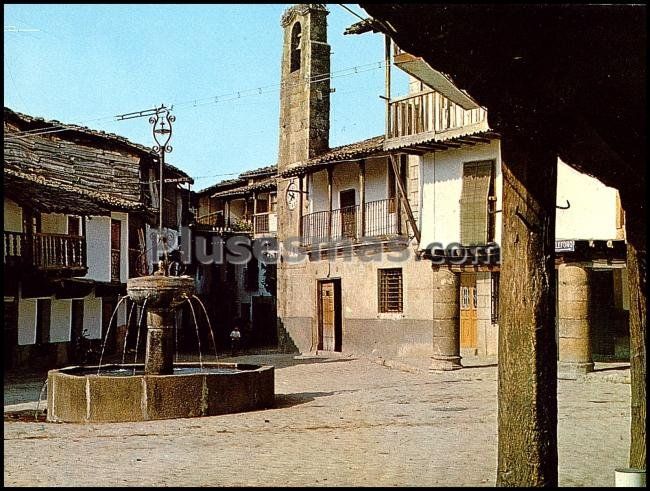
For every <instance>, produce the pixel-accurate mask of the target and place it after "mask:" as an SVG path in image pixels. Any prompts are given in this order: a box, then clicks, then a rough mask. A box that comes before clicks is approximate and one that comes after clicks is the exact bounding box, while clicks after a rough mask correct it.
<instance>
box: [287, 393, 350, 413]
mask: <svg viewBox="0 0 650 491" xmlns="http://www.w3.org/2000/svg"><path fill="white" fill-rule="evenodd" d="M357 391H358V389H353V390H335V391H332V392H297V393H295V394H276V395H275V408H276V409H281V408H286V407H292V406H298V405H300V404H305V403H307V402H312V401H315V400H316V399H317V398H319V397H328V396H333V395H337V394H343V393H348V392H357Z"/></svg>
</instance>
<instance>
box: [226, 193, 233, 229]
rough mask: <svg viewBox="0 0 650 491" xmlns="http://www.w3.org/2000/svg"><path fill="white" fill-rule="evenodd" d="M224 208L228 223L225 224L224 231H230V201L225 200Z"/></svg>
mask: <svg viewBox="0 0 650 491" xmlns="http://www.w3.org/2000/svg"><path fill="white" fill-rule="evenodd" d="M226 206H227V207H228V221H227V222H226V229H227V230H230V229H231V228H232V227H231V226H230V200H229V199H227V200H226Z"/></svg>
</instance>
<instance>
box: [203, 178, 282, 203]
mask: <svg viewBox="0 0 650 491" xmlns="http://www.w3.org/2000/svg"><path fill="white" fill-rule="evenodd" d="M274 189H276V176H272V177H269V178H266V179H264V180H262V181H259V182H255V183H253V184H249V185H247V186H240V187H237V188H235V189H229V190H227V191H220V192H218V193H214V194H213V195H212V196H210V197H211V198H236V197H242V196H247V195H250V194H252V193H253V192H254V191H270V190H274Z"/></svg>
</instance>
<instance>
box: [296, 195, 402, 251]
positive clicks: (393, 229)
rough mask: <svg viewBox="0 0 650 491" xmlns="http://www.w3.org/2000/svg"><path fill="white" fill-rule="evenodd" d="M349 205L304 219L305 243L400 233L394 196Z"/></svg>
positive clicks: (303, 240) (315, 213) (311, 214)
mask: <svg viewBox="0 0 650 491" xmlns="http://www.w3.org/2000/svg"><path fill="white" fill-rule="evenodd" d="M364 211H365V213H364V215H363V216H362V214H361V205H354V206H347V207H345V208H339V209H336V210H332V212H331V213H330V212H329V211H317V212H314V213H310V214H308V215H305V216H304V217H303V218H302V239H301V243H302V245H304V246H311V245H314V244H318V243H323V242H332V241H338V240H346V239H352V240H360V239H362V238H363V237H381V236H391V235H399V234H401V229H400V222H399V216H398V213H397V202H396V199H395V198H389V199H383V200H378V201H370V202H368V203H365V205H364Z"/></svg>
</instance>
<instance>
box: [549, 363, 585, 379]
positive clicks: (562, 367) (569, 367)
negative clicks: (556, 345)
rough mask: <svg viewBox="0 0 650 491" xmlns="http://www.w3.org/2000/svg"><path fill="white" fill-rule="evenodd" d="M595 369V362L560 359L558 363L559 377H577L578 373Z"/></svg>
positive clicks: (582, 373)
mask: <svg viewBox="0 0 650 491" xmlns="http://www.w3.org/2000/svg"><path fill="white" fill-rule="evenodd" d="M593 371H594V362H593V361H592V362H567V361H559V362H558V364H557V374H558V377H560V376H561V377H562V378H576V377H577V376H578V375H584V374H586V373H589V372H593Z"/></svg>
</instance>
